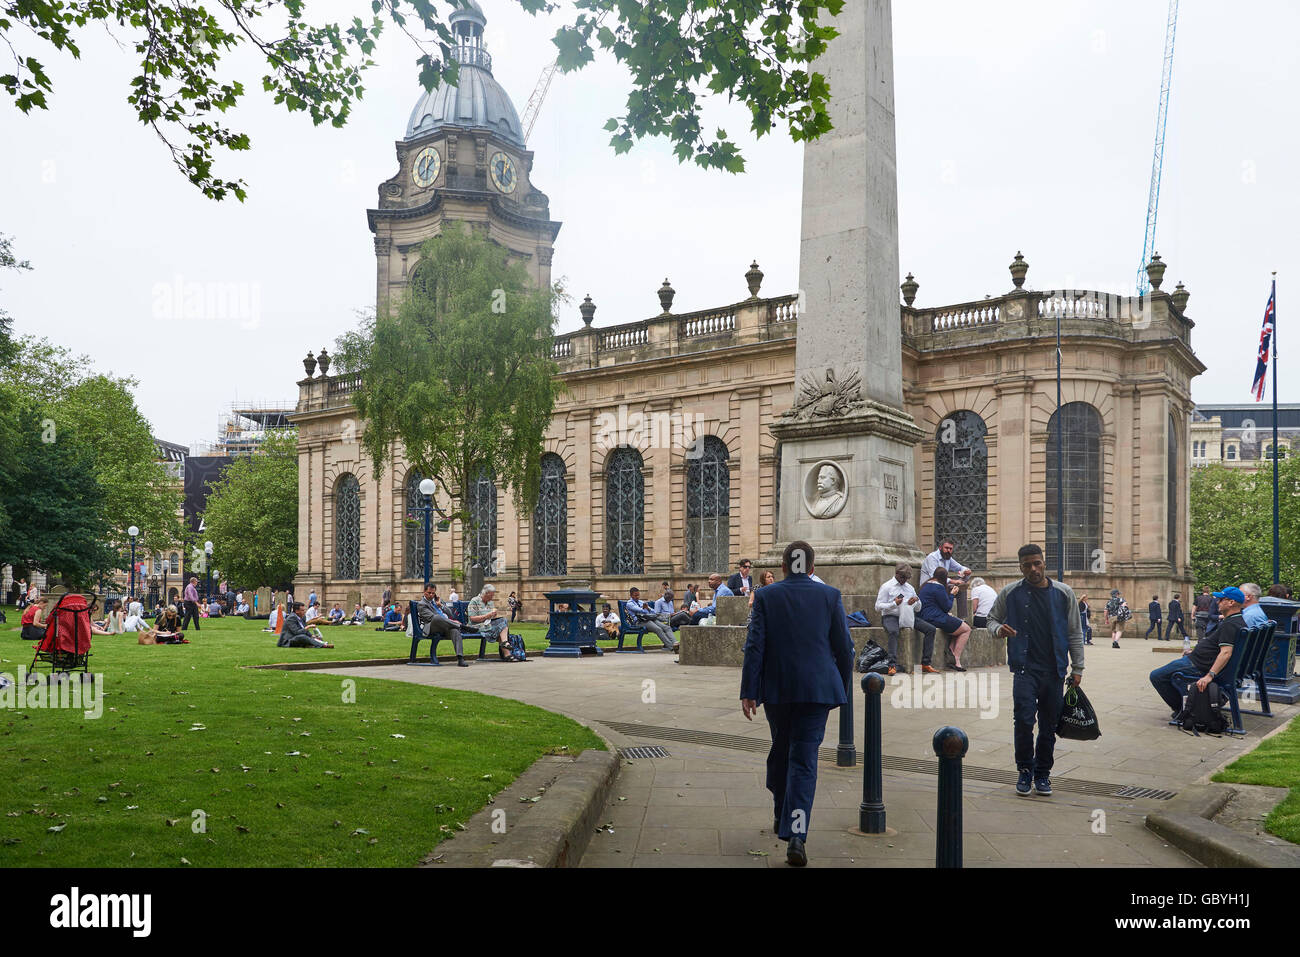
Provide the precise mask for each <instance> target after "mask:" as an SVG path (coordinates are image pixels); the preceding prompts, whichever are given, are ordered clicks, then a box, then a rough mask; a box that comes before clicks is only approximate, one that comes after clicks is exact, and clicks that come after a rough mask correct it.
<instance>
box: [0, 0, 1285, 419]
mask: <svg viewBox="0 0 1300 957" xmlns="http://www.w3.org/2000/svg"><path fill="white" fill-rule="evenodd" d="M481 2H482V6H483V8H484V10H485V11H486V13H487V16H488V27H487V41H488V47H489V49H490V50H491V51H492V53H493V56H494V67H495V75H496V78H497V80H498V81H499V82H500V83H501V84H502V85H503V86H504V87H505V89H506V90H507V91H508V92H509V94H510V95H511V97H512V99H513V100H514V102H515V106H516V108H517V110H518V111H519V112H520V113H521V114H522V113H523V111H524V106H525V104H526V103H527V101H528V97H529V94H530V93H531V91H532V89H533V86H534V84H535V83H536V80H537V77H538V74H539V73H540V71H541V70H542V68H543V67H544V66H545V65H546V63H547V62H548V61H550V60H552V59H553V57H554V47H553V46H552V45H551V43H550V42H549V40H550V37H551V36H553V35H554V32H555V29H556V27H557V25H558V24H559V23H560V22H562V20H563V17H561V16H555V17H552V18H550V19H546V18H538V19H534V18H532V17H530V16H528V15H527V14H525V13H523V12H522V11H521V10H520V9H519V8H518V6H517V5H516V4H515V3H513V2H512V0H481ZM369 8H370V5H369V3H362V4H356V3H345V2H343V0H331V2H329V3H325V4H322V5H321V7H320V9H321V11H322V12H321V14H320V16H322V17H324V16H327V15H328V16H334V17H351V16H352V15H353V13H355V12H362V15H367V14H366V13H365V12H364V11H368V10H369ZM565 13H566V14H567V15H569V16H571V10H566V11H565ZM1165 18H1166V4H1165V2H1164V0H1142V2H1140V3H1133V2H1131V0H1107V2H1097V0H1092V2H1082V0H1054V2H1052V3H1050V4H1047V3H1028V2H1021V3H1013V2H975V3H971V2H969V0H966V2H940V0H899V2H897V3H895V5H894V49H895V73H896V84H897V108H898V117H897V122H898V144H899V211H900V225H901V265H902V269H903V272H904V273H906V272H908V271H911V272H913V273H914V274H915V275H916V278H917V280H918V281H919V282H920V284H921V289H920V294H919V296H918V300H917V304H918V305H921V306H926V305H937V304H946V303H954V302H965V301H968V300H973V299H981V298H983V297H984V296H985V295H987V294H995V295H996V294H1000V293H1002V292H1005V291H1007V290H1008V289H1010V288H1011V282H1010V277H1009V274H1008V273H1007V269H1006V267H1007V265H1008V263H1010V261H1011V259H1012V257H1013V256H1014V254H1015V253H1016V251H1017V250H1023V252H1024V255H1025V257H1026V259H1028V260H1029V262H1030V271H1029V279H1028V284H1029V285H1030V286H1032V287H1035V288H1039V289H1048V288H1059V287H1066V286H1068V287H1076V288H1088V289H1098V290H1103V291H1107V292H1115V293H1124V294H1131V293H1132V292H1133V291H1134V283H1135V275H1136V270H1137V267H1138V265H1139V261H1140V259H1141V254H1142V238H1143V227H1144V223H1145V215H1146V204H1147V188H1148V182H1149V177H1150V171H1151V155H1152V143H1153V139H1154V126H1155V114H1156V104H1157V98H1158V93H1159V81H1160V70H1161V53H1162V47H1163V43H1164V32H1165ZM1297 35H1300V5H1297V4H1293V3H1289V2H1286V0H1277V2H1264V0H1259V2H1250V0H1244V2H1240V3H1236V4H1232V5H1227V4H1223V3H1218V2H1210V0H1183V3H1182V9H1181V15H1180V20H1179V26H1178V38H1177V54H1176V58H1175V69H1174V82H1173V94H1172V97H1171V101H1170V108H1169V129H1168V137H1167V147H1166V156H1165V173H1164V187H1163V190H1162V193H1161V202H1160V221H1159V230H1158V234H1157V235H1158V240H1157V247H1158V249H1159V251H1160V253H1161V255H1162V257H1163V258H1164V259H1165V261H1166V262H1167V263H1169V271H1168V273H1167V275H1166V288H1167V289H1172V288H1173V286H1174V284H1175V283H1176V282H1178V281H1180V280H1181V281H1183V282H1184V283H1185V284H1186V285H1187V288H1188V290H1189V291H1190V292H1191V301H1190V302H1189V304H1188V310H1187V311H1188V315H1189V317H1191V318H1192V319H1193V320H1194V321H1195V322H1196V328H1195V330H1194V331H1193V335H1192V343H1193V346H1194V348H1195V349H1196V352H1197V354H1198V355H1199V357H1200V358H1201V360H1202V361H1203V362H1204V363H1205V364H1206V365H1207V366H1209V371H1207V372H1206V373H1205V374H1204V375H1203V376H1201V377H1200V378H1198V379H1197V380H1195V383H1194V385H1193V390H1192V392H1193V397H1194V399H1195V400H1196V401H1198V402H1203V403H1204V402H1214V403H1222V402H1245V401H1247V400H1248V398H1249V396H1248V387H1249V384H1250V379H1251V375H1252V373H1253V365H1254V358H1253V356H1254V352H1255V349H1256V345H1257V342H1258V337H1259V326H1260V321H1261V318H1262V315H1263V309H1264V305H1265V302H1266V301H1267V297H1268V284H1269V279H1270V271H1271V270H1274V269H1276V270H1278V271H1279V283H1280V287H1281V291H1280V293H1279V309H1278V314H1279V324H1280V329H1281V333H1282V335H1281V339H1280V342H1281V347H1282V350H1283V355H1284V356H1287V355H1289V353H1288V352H1287V349H1288V348H1289V347H1288V345H1287V343H1288V341H1291V342H1296V341H1300V339H1297V336H1300V331H1297V333H1294V334H1289V329H1291V328H1296V329H1297V330H1300V319H1298V320H1297V325H1295V326H1292V325H1291V323H1290V322H1289V318H1290V315H1291V314H1292V313H1291V310H1290V309H1289V304H1290V303H1291V302H1295V303H1297V306H1296V309H1297V311H1296V312H1295V313H1294V314H1295V315H1296V316H1297V317H1300V276H1298V273H1297V269H1296V264H1297V259H1298V258H1300V257H1298V254H1300V239H1298V238H1297V236H1296V232H1295V230H1294V229H1293V228H1291V227H1289V226H1287V225H1286V224H1287V223H1293V222H1295V221H1296V220H1297V219H1298V218H1300V190H1298V189H1297V187H1296V183H1295V174H1294V172H1287V170H1288V167H1294V157H1295V155H1296V154H1297V151H1298V148H1300V142H1298V141H1300V133H1298V132H1297V127H1296V123H1295V103H1296V102H1297V99H1300V97H1298V96H1297V93H1298V92H1300V91H1298V90H1297V66H1296V58H1295V56H1294V54H1293V51H1292V49H1291V44H1292V43H1293V42H1294V38H1295V37H1296V36H1297ZM81 45H82V56H81V59H80V60H79V61H74V60H73V59H72V58H71V57H69V56H65V55H57V54H54V53H53V52H51V51H47V50H46V49H43V48H36V47H29V48H25V52H28V53H35V54H37V55H39V56H40V57H41V58H42V59H43V60H45V62H46V66H47V68H48V69H49V72H50V74H51V75H52V77H53V79H54V82H55V94H54V96H53V97H52V98H51V100H50V109H49V111H47V112H43V113H40V114H38V115H34V116H22V115H21V114H19V113H18V112H17V111H16V110H15V109H14V108H13V107H12V106H10V105H9V104H8V101H7V100H6V102H5V104H4V105H0V143H3V144H4V148H3V149H0V183H2V184H3V194H2V195H3V202H2V203H0V232H3V233H6V234H8V235H10V236H13V237H14V238H15V246H16V251H17V252H18V254H19V256H20V258H26V259H29V260H31V262H32V265H33V266H34V267H35V270H34V271H33V272H31V273H26V274H6V275H3V276H0V303H3V305H4V306H5V307H6V308H7V309H8V310H9V311H10V312H11V313H12V314H13V316H14V318H15V324H16V329H17V331H18V332H19V333H37V334H40V335H45V336H48V337H50V338H51V339H53V340H55V341H57V342H60V343H64V344H67V345H70V346H72V347H74V348H75V349H76V350H78V351H82V352H86V353H88V354H90V355H91V356H92V358H93V360H94V363H95V366H96V368H97V369H98V370H100V371H112V372H114V373H116V374H119V375H130V376H134V377H136V378H138V379H139V380H140V388H139V391H138V403H139V405H140V408H141V409H142V410H143V412H144V413H145V415H146V416H148V417H149V419H150V421H151V422H152V423H153V426H154V429H155V433H156V434H157V435H158V436H159V437H160V438H165V439H168V440H171V441H176V442H182V443H187V444H188V443H191V442H195V441H203V442H211V441H213V440H214V439H215V437H216V427H217V420H218V414H219V410H220V409H221V408H222V407H223V406H226V405H229V404H230V403H232V402H235V401H239V402H250V401H266V402H286V403H291V402H293V401H295V400H296V398H297V387H296V385H295V382H296V381H297V379H299V378H301V376H302V374H303V373H302V365H301V358H302V357H303V356H304V355H305V354H306V352H307V351H308V350H309V349H310V350H311V351H313V352H316V351H318V350H319V349H320V348H321V346H325V345H329V346H331V347H332V345H333V342H334V340H335V338H336V337H337V336H338V335H339V334H340V333H341V332H343V331H344V330H346V329H347V328H349V327H350V326H351V325H352V324H353V323H354V322H355V319H354V310H356V309H359V308H363V307H370V306H373V304H374V296H375V261H374V249H373V245H372V242H371V234H370V232H369V230H368V229H367V226H366V209H367V208H369V207H371V206H374V205H376V200H377V188H378V185H379V184H380V183H381V182H383V181H384V180H385V179H387V178H388V177H390V176H391V175H392V174H393V173H394V172H395V170H396V168H397V161H396V157H395V154H394V146H395V142H396V141H397V140H398V139H399V138H400V137H401V136H402V135H403V133H404V132H405V126H406V121H407V118H408V116H409V114H410V111H411V108H412V107H413V106H414V104H415V102H416V100H417V99H418V98H419V96H420V94H421V90H420V87H419V83H418V80H417V71H416V67H415V64H414V60H415V56H416V53H415V51H414V49H413V48H412V47H411V45H410V42H409V41H408V40H406V39H405V38H399V37H398V36H397V35H396V34H395V32H394V35H391V36H388V37H386V39H385V41H384V43H383V44H382V45H381V47H380V49H379V52H378V56H377V59H378V60H379V65H378V66H377V67H376V68H375V69H374V70H373V71H371V73H370V74H369V77H368V80H367V82H366V85H367V88H368V93H367V94H366V97H365V99H364V100H362V102H361V103H360V104H358V107H357V108H356V110H355V111H354V113H353V116H352V119H351V121H350V123H349V124H348V126H347V128H346V129H343V130H335V129H333V128H330V127H326V128H321V129H317V128H313V127H312V126H311V123H310V120H308V119H306V118H305V117H304V116H303V115H302V114H295V115H292V116H290V115H288V114H286V113H285V112H284V111H283V109H282V108H280V107H277V106H275V105H274V104H273V103H272V102H271V100H270V98H269V97H268V96H265V95H263V94H262V93H261V92H260V83H259V82H257V79H256V78H257V77H259V76H260V75H261V68H260V66H259V64H258V63H257V62H256V60H255V59H252V58H249V57H247V56H245V57H244V58H242V59H239V60H232V66H231V69H232V71H234V72H237V73H238V74H239V75H240V77H241V78H242V79H243V80H244V81H245V85H246V86H247V87H248V88H249V90H250V92H249V93H248V94H247V95H246V96H245V98H244V105H243V107H241V108H240V109H239V110H238V111H237V113H235V114H232V116H233V120H232V122H233V123H234V124H235V126H236V128H238V129H242V130H245V131H247V132H248V133H249V134H250V135H251V137H252V141H253V149H252V151H251V152H249V153H247V154H244V155H240V156H229V155H222V154H219V155H218V163H219V170H218V171H219V173H222V174H224V175H225V176H227V177H230V178H233V177H237V176H242V177H243V178H244V179H246V180H247V181H248V185H249V199H248V201H247V202H245V203H243V204H240V203H238V202H236V201H234V200H227V201H225V202H222V203H214V202H211V201H209V200H206V199H204V198H203V197H202V195H201V194H200V193H199V192H198V191H197V190H195V189H194V188H193V187H192V186H190V185H189V183H188V182H187V181H186V180H184V179H183V177H182V176H181V175H180V174H179V173H178V172H177V171H175V169H174V168H173V167H172V166H171V165H170V162H169V156H168V154H167V152H166V151H165V149H164V148H163V146H162V145H161V143H159V141H158V140H157V139H156V138H155V136H154V134H153V133H152V132H151V131H149V130H147V129H144V128H141V127H140V126H139V125H138V124H137V123H136V122H135V120H134V115H133V113H132V112H131V110H130V108H129V106H128V104H127V103H126V95H127V93H128V82H129V79H130V76H131V75H132V73H131V60H130V57H129V55H128V54H127V53H123V52H120V51H119V50H118V48H117V47H116V46H115V45H114V43H113V41H112V40H110V39H109V38H108V37H107V36H105V35H104V34H103V33H101V32H98V31H87V32H85V33H84V34H83V36H82V38H81ZM626 91H627V81H626V77H625V75H624V74H623V73H622V71H621V70H620V69H619V68H618V67H617V66H616V65H614V64H612V63H611V62H609V61H608V60H605V59H598V61H597V63H596V64H594V65H593V66H591V67H588V68H587V69H586V70H584V71H582V72H580V73H577V74H571V75H568V76H565V75H557V76H556V78H555V81H554V84H553V85H552V87H551V91H550V95H549V97H548V98H547V101H546V104H545V106H544V107H543V109H542V113H541V116H540V119H539V120H538V122H537V126H536V127H535V129H534V131H533V135H532V137H531V139H530V142H529V147H530V148H531V149H532V150H534V151H535V153H536V158H535V164H534V170H533V175H532V179H533V182H534V183H535V184H536V185H537V186H538V187H539V188H540V189H542V190H544V191H545V192H546V193H547V194H548V195H549V196H550V201H551V215H552V216H553V217H554V218H555V219H558V220H560V221H562V222H563V223H564V226H563V229H562V230H561V232H560V235H559V238H558V240H557V242H556V247H555V249H556V253H555V262H554V266H553V272H554V275H555V276H556V277H557V278H560V277H563V278H564V279H565V281H566V285H567V287H568V289H569V291H570V292H571V293H572V294H573V295H574V301H573V302H572V303H570V304H569V305H568V307H567V308H566V309H565V312H564V315H563V317H562V320H561V323H560V330H561V331H568V330H571V329H574V328H577V327H579V326H580V325H581V319H580V317H579V315H578V311H577V303H578V301H579V300H581V298H582V296H583V295H584V294H587V293H590V294H591V297H592V299H593V300H594V301H595V302H596V304H597V306H598V311H597V313H596V324H597V325H598V326H599V325H614V324H616V323H621V322H630V321H633V320H638V319H644V318H648V317H650V316H652V315H655V314H656V313H657V312H658V311H659V309H658V299H657V297H656V293H655V291H656V289H657V288H658V287H659V284H660V283H661V282H662V281H663V280H664V278H665V277H668V278H669V279H670V280H671V282H672V284H673V286H674V287H675V288H676V289H677V299H676V302H675V305H674V310H675V311H680V312H685V311H690V310H693V309H701V308H707V307H711V306H717V305H723V304H727V303H731V302H734V301H737V300H739V299H743V298H744V297H745V296H746V295H748V293H747V291H746V289H745V280H744V276H743V274H744V272H745V270H746V269H747V267H748V266H749V263H750V261H751V260H752V259H757V260H758V262H759V264H760V265H761V266H762V268H763V271H764V272H765V273H766V278H765V280H764V283H763V290H762V295H767V296H771V295H779V294H783V293H787V292H795V291H797V289H798V272H799V200H800V186H801V176H802V148H801V147H800V146H798V145H796V144H793V143H791V142H790V141H789V138H788V136H787V135H785V134H784V132H783V131H782V132H779V133H777V134H774V135H772V136H769V137H765V138H764V139H763V140H762V141H761V142H754V141H753V140H752V137H745V138H742V143H743V144H744V149H745V153H746V158H747V160H748V164H749V171H748V172H747V173H745V174H743V175H739V176H732V175H730V174H726V173H719V172H704V171H702V170H699V169H697V168H696V167H693V166H690V167H687V166H680V165H678V164H677V162H676V161H675V159H673V157H672V156H671V154H670V152H669V149H668V147H667V145H666V144H665V143H662V142H657V141H647V142H643V143H642V144H640V145H638V146H637V147H636V148H634V149H633V150H632V152H631V153H629V154H627V155H624V156H621V157H616V156H615V155H614V153H613V151H612V150H611V149H610V148H609V146H608V145H607V144H608V136H609V134H608V133H606V132H605V131H603V130H602V126H603V124H604V122H605V120H606V119H607V118H608V117H610V116H615V115H618V114H620V113H621V112H622V109H621V107H622V103H623V98H624V96H625V94H626ZM707 118H708V120H709V122H710V123H711V124H713V125H721V126H723V127H725V128H726V129H727V130H728V131H729V132H731V133H733V135H734V134H739V133H741V132H742V131H744V130H746V129H748V121H747V113H746V112H745V111H743V110H741V109H737V108H734V107H731V106H729V105H728V104H727V103H726V102H725V100H719V101H718V102H717V103H716V104H713V105H711V106H710V112H709V115H708V117H707ZM1292 277H1297V278H1296V279H1295V281H1292ZM900 278H901V277H900ZM191 282H199V283H205V284H211V286H209V287H208V288H215V287H216V286H218V285H222V286H225V287H226V288H234V289H237V290H240V291H241V292H242V293H243V295H244V296H245V297H246V298H245V303H246V305H245V306H244V308H243V309H241V310H239V314H238V315H235V316H230V317H226V318H222V317H219V316H213V315H197V316H187V315H185V314H184V312H183V311H182V312H181V314H179V315H177V314H169V312H168V310H167V308H166V302H165V297H166V290H167V289H169V288H171V287H173V286H174V285H176V284H177V283H180V284H185V283H191ZM230 284H235V285H234V286H231V285H230ZM1292 288H1294V289H1296V290H1297V292H1296V295H1295V296H1294V297H1291V296H1289V294H1288V293H1289V290H1290V289H1292ZM1279 398H1280V400H1281V401H1300V389H1297V387H1295V386H1294V385H1290V384H1288V382H1287V380H1286V378H1285V377H1284V379H1283V384H1282V388H1281V390H1280V392H1279Z"/></svg>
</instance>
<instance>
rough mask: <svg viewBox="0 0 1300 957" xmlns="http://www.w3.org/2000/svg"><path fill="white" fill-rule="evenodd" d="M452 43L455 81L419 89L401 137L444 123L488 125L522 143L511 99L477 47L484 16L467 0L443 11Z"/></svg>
mask: <svg viewBox="0 0 1300 957" xmlns="http://www.w3.org/2000/svg"><path fill="white" fill-rule="evenodd" d="M448 22H449V23H450V25H451V27H452V30H453V32H454V33H455V35H456V38H457V41H458V44H459V45H458V46H456V47H453V48H452V56H453V57H454V58H455V60H456V61H457V62H458V63H459V64H460V81H459V85H457V86H451V85H450V84H447V83H440V84H439V85H438V86H437V87H436V88H435V89H434V90H433V92H431V93H430V92H422V93H421V94H420V99H419V100H418V101H417V102H416V104H415V109H413V110H412V111H411V118H410V120H409V121H408V122H407V124H406V137H405V138H406V139H408V140H409V139H412V138H413V137H416V136H422V135H424V134H425V133H428V132H430V131H432V130H437V129H441V128H442V127H444V126H451V127H459V128H477V129H489V130H492V131H493V132H494V133H496V134H497V135H498V136H500V137H502V138H503V139H506V140H508V141H509V142H511V143H514V144H515V145H516V146H519V147H521V148H522V147H523V146H524V134H523V126H522V125H521V124H520V122H519V114H518V113H517V112H515V105H514V104H513V103H511V102H510V97H509V96H508V95H507V94H506V91H505V90H503V89H502V88H501V84H499V83H498V82H497V81H496V80H495V79H493V77H492V57H491V56H490V55H489V54H488V52H487V50H486V49H484V47H483V28H484V26H485V25H486V23H487V18H486V17H485V16H484V15H483V11H482V9H481V8H480V7H479V6H478V4H477V3H474V2H473V0H470V2H469V4H468V5H467V6H466V7H464V8H462V9H459V10H456V11H455V12H454V13H452V14H451V16H450V17H448Z"/></svg>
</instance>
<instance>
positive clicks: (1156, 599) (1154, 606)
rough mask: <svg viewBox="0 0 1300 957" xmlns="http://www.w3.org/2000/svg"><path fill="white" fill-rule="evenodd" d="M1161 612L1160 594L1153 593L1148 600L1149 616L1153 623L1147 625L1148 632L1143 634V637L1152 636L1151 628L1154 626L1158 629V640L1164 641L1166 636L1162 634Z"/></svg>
mask: <svg viewBox="0 0 1300 957" xmlns="http://www.w3.org/2000/svg"><path fill="white" fill-rule="evenodd" d="M1160 614H1161V609H1160V596H1159V595H1152V596H1151V601H1149V602H1147V618H1148V619H1150V622H1151V623H1150V624H1149V625H1147V633H1146V634H1145V635H1143V636H1142V637H1143V638H1147V639H1149V638H1150V637H1151V629H1152V628H1154V629H1155V630H1156V641H1164V637H1163V636H1162V635H1161V634H1160V626H1161V620H1160Z"/></svg>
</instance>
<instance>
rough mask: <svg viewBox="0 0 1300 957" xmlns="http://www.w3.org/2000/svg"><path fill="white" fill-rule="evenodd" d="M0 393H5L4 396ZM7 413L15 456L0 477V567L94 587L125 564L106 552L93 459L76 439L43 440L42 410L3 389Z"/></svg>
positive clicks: (45, 428) (45, 436)
mask: <svg viewBox="0 0 1300 957" xmlns="http://www.w3.org/2000/svg"><path fill="white" fill-rule="evenodd" d="M4 393H8V394H7V395H4ZM0 395H4V398H5V399H6V400H8V401H7V402H6V405H10V403H12V405H10V408H11V409H12V412H11V413H10V414H7V415H6V416H5V417H4V419H3V426H2V427H3V428H4V429H5V430H6V431H8V430H10V429H12V431H10V432H9V434H6V435H5V436H4V438H5V439H6V441H12V442H15V443H16V445H15V446H14V449H15V452H16V454H15V455H13V456H12V458H11V459H10V461H9V462H8V463H6V468H5V471H4V474H3V475H2V476H0V510H3V513H4V514H5V516H6V517H7V520H6V521H5V524H4V527H3V529H2V530H0V564H2V565H14V566H16V567H19V568H25V569H41V570H43V571H46V572H52V573H57V574H61V575H62V576H63V577H64V578H66V579H67V580H68V581H69V582H70V583H71V584H72V585H73V586H74V587H85V586H89V585H91V584H93V583H94V582H96V581H97V580H99V579H100V578H101V577H103V576H104V575H106V574H107V573H108V572H109V571H110V570H111V569H113V568H114V567H116V566H119V565H121V564H122V562H121V560H120V559H121V556H120V555H118V554H117V552H116V550H115V549H113V548H112V547H110V545H109V541H110V536H109V529H108V525H107V523H106V522H105V520H104V501H103V499H104V493H103V489H102V488H101V487H100V485H99V483H98V481H97V479H96V476H95V470H94V465H93V462H92V460H91V457H90V456H89V455H87V454H86V452H85V450H84V448H82V447H80V446H78V445H76V444H75V443H73V442H60V441H46V439H48V438H49V436H50V433H49V429H48V418H47V416H46V410H45V409H43V408H42V407H41V406H40V404H39V403H37V402H35V401H33V400H32V399H31V398H29V397H24V396H20V395H16V394H15V393H14V392H13V390H12V388H11V387H9V386H7V385H0Z"/></svg>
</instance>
